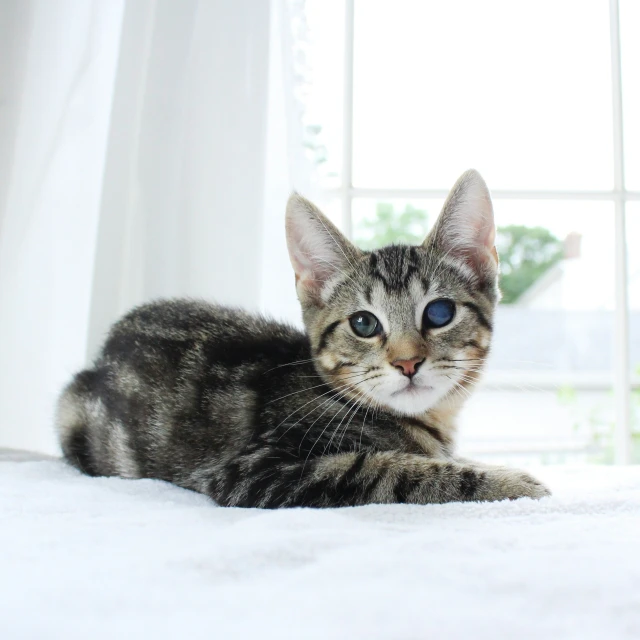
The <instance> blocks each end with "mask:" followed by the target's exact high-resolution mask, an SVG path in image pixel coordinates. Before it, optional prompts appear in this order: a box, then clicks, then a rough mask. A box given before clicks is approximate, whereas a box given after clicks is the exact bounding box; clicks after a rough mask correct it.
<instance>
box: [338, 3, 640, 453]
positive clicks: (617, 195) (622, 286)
mask: <svg viewBox="0 0 640 640" xmlns="http://www.w3.org/2000/svg"><path fill="white" fill-rule="evenodd" d="M354 2H355V0H345V31H344V33H345V42H344V88H343V90H344V102H343V114H342V118H343V122H342V125H343V150H342V181H341V185H340V189H339V195H340V201H341V204H342V222H343V228H344V231H345V233H346V234H347V235H348V236H349V237H351V236H352V232H353V228H352V215H351V214H352V203H353V199H354V198H363V197H368V198H380V199H391V198H403V199H404V198H406V199H413V198H415V199H430V198H445V197H446V195H447V193H448V192H447V191H446V190H442V189H389V188H384V187H380V188H378V187H376V188H357V187H354V186H353V59H354V49H353V47H354ZM609 29H610V36H609V38H610V46H611V99H612V103H613V120H612V135H613V151H614V181H613V189H612V190H609V191H580V190H579V191H558V190H555V191H549V190H500V189H498V190H492V196H493V198H494V199H496V200H498V199H518V200H602V201H607V202H612V203H613V204H614V208H615V222H614V224H615V310H614V334H615V335H614V364H613V374H614V387H613V388H614V395H615V416H616V423H615V430H614V452H615V462H616V464H629V463H630V462H631V374H630V359H629V300H628V278H627V239H626V212H625V209H626V203H627V202H628V201H629V200H640V192H639V191H628V190H627V189H626V187H625V159H624V128H623V112H622V65H621V53H620V17H619V0H609Z"/></svg>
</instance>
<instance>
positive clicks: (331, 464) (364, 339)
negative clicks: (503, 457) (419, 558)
mask: <svg viewBox="0 0 640 640" xmlns="http://www.w3.org/2000/svg"><path fill="white" fill-rule="evenodd" d="M286 231H287V242H288V246H289V253H290V257H291V262H292V264H293V268H294V271H295V274H296V288H297V293H298V298H299V299H300V303H301V305H302V312H303V318H304V323H305V326H306V328H307V333H306V334H305V333H302V332H300V331H297V330H296V329H294V328H292V327H290V326H287V325H284V324H280V323H277V322H273V321H271V320H266V319H264V318H261V317H258V316H251V315H248V314H246V313H243V312H242V311H238V310H235V309H229V308H225V307H221V306H216V305H212V304H208V303H206V302H200V301H194V300H168V301H158V302H152V303H150V304H146V305H143V306H141V307H138V308H137V309H134V310H133V311H131V312H130V313H129V314H128V315H126V316H125V317H124V318H123V319H121V320H120V321H119V322H118V323H116V324H115V326H114V327H113V328H112V329H111V332H110V334H109V336H108V338H107V341H106V344H105V345H104V348H103V350H102V352H101V354H100V356H99V357H98V359H97V361H96V363H95V365H94V366H93V368H91V369H87V370H85V371H82V372H80V373H78V374H77V375H76V376H75V378H74V379H73V380H72V382H71V383H70V384H69V386H68V387H67V388H66V389H65V390H64V392H63V393H62V396H61V398H60V400H59V404H58V411H57V424H58V428H59V433H60V439H61V443H62V449H63V451H64V455H65V457H66V458H67V460H68V461H69V462H70V463H71V464H73V465H75V466H76V467H78V469H80V470H81V471H83V472H84V473H86V474H89V475H93V476H121V477H124V478H159V479H161V480H166V481H168V482H173V483H175V484H177V485H179V486H181V487H186V488H188V489H193V490H195V491H200V492H202V493H204V494H206V495H208V496H210V497H211V498H213V500H215V501H216V502H217V503H218V504H220V505H226V506H240V507H264V508H276V507H295V506H310V507H338V506H350V505H362V504H369V503H395V502H404V503H417V504H426V503H441V502H452V501H470V500H503V499H505V498H511V499H513V498H520V497H530V498H541V497H542V496H546V495H549V491H548V490H547V489H546V488H545V487H544V486H543V485H542V484H540V483H539V482H538V481H536V480H535V479H534V478H532V477H531V476H530V475H528V474H527V473H524V472H522V471H517V470H513V469H508V468H504V467H494V466H488V465H483V464H478V463H475V462H471V461H468V460H463V459H460V458H457V457H456V455H455V451H454V438H455V423H456V416H457V414H458V411H459V409H460V407H461V405H462V403H463V401H464V399H465V398H466V397H467V396H468V395H469V392H470V391H471V389H472V388H473V386H474V385H475V383H476V382H477V380H478V377H479V375H480V371H481V369H482V366H483V364H484V361H485V358H486V356H487V353H488V351H489V343H490V338H491V331H492V324H491V323H492V316H493V312H494V307H495V305H496V302H497V300H498V296H499V294H498V289H497V278H498V258H497V254H496V250H495V248H494V235H495V230H494V222H493V210H492V205H491V199H490V196H489V191H488V190H487V187H486V185H485V183H484V181H483V180H482V178H481V177H480V175H479V174H478V173H477V172H475V171H468V172H466V173H465V174H464V175H463V176H462V177H461V178H460V180H459V181H458V182H457V184H456V185H455V186H454V188H453V190H452V191H451V194H450V195H449V198H448V199H447V201H446V203H445V205H444V208H443V210H442V213H441V214H440V217H439V218H438V221H437V223H436V225H435V228H434V229H433V231H432V232H431V233H430V234H429V236H428V237H427V239H426V240H425V241H424V243H423V244H422V245H420V246H404V245H392V246H388V247H384V248H382V249H379V250H376V251H371V252H367V251H360V250H359V249H357V248H356V247H355V246H353V245H352V244H351V243H350V242H349V241H348V240H347V239H346V238H345V237H344V236H343V235H342V234H341V233H340V232H339V231H338V229H337V228H336V227H335V226H334V225H333V224H331V222H329V220H328V219H327V218H325V217H324V215H323V214H322V213H320V211H319V210H318V209H317V208H316V207H314V205H312V204H311V203H310V202H308V201H307V200H305V199H304V198H302V197H300V196H299V195H295V194H294V195H293V196H291V198H290V200H289V203H288V206H287V213H286Z"/></svg>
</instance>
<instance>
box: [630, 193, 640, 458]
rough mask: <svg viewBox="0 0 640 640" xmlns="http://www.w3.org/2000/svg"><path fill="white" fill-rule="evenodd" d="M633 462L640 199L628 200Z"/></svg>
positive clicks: (638, 402)
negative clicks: (635, 200)
mask: <svg viewBox="0 0 640 640" xmlns="http://www.w3.org/2000/svg"><path fill="white" fill-rule="evenodd" d="M627 250H628V266H627V268H628V270H629V274H628V277H629V311H630V313H629V322H630V324H629V342H630V345H629V355H630V359H631V362H630V365H631V427H632V429H633V431H632V433H633V447H632V456H633V462H636V463H640V202H629V203H627Z"/></svg>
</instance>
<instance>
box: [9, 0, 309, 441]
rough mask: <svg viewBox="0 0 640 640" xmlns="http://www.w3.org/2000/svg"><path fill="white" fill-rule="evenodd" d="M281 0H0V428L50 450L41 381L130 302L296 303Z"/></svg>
mask: <svg viewBox="0 0 640 640" xmlns="http://www.w3.org/2000/svg"><path fill="white" fill-rule="evenodd" d="M290 11H291V7H290V6H289V5H288V4H286V3H285V1H284V0H271V2H269V1H263V0H234V1H233V2H229V1H228V0H201V1H198V0H180V2H175V1H173V0H93V1H84V2H78V1H77V0H56V2H50V1H49V0H31V1H25V0H5V2H4V3H3V5H2V8H1V9H0V83H1V86H0V91H1V94H0V447H2V446H5V447H6V446H10V447H23V448H31V449H38V450H42V451H52V452H54V451H56V450H57V445H56V442H55V435H54V433H53V424H52V412H53V406H54V402H55V398H56V395H57V393H58V392H59V390H60V388H61V386H62V385H63V384H64V383H65V382H66V381H67V379H68V378H69V377H70V376H71V375H72V373H73V372H74V371H76V370H77V369H78V368H80V367H82V366H83V365H84V364H85V363H86V362H87V360H90V359H91V358H92V357H93V356H94V355H95V352H96V350H97V348H98V346H99V344H100V342H101V341H102V339H103V337H104V334H105V332H106V330H107V329H108V326H109V325H110V323H111V322H113V320H115V319H116V318H117V317H118V316H119V315H120V314H121V313H122V312H124V311H125V310H126V309H127V308H129V307H131V306H132V305H134V304H137V303H139V302H142V301H145V300H148V299H152V298H156V297H163V296H174V295H186V296H202V297H206V298H209V299H215V300H218V301H220V302H224V303H227V304H233V305H240V306H243V307H246V308H248V309H253V310H262V311H267V312H269V313H270V314H271V315H275V316H280V317H282V316H284V317H287V318H289V319H296V318H297V316H298V309H297V304H296V301H295V297H294V292H293V286H292V276H291V271H290V267H289V265H288V259H287V256H286V249H285V242H284V228H283V211H284V204H285V201H286V197H287V195H288V192H289V191H290V190H291V189H292V188H297V189H299V190H302V191H305V192H308V191H310V190H311V187H312V179H311V169H310V165H309V164H308V162H307V161H306V159H305V158H304V155H303V147H302V144H301V142H300V141H299V140H297V139H295V138H296V136H297V131H298V129H297V128H296V125H295V121H296V119H297V117H298V111H299V105H296V104H295V101H294V99H293V91H292V83H293V82H295V80H294V78H293V75H292V73H291V71H290V69H291V60H290V53H291V47H290V46H289V44H288V40H289V34H290V29H289V17H290V16H289V12H290Z"/></svg>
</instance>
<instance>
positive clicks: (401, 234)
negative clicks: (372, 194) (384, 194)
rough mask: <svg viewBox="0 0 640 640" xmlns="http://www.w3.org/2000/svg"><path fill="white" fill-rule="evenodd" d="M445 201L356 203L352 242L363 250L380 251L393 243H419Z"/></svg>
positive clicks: (353, 216) (353, 210) (393, 200)
mask: <svg viewBox="0 0 640 640" xmlns="http://www.w3.org/2000/svg"><path fill="white" fill-rule="evenodd" d="M442 202H443V201H442V200H398V199H387V200H375V199H373V198H357V199H355V200H354V201H353V205H352V214H351V219H352V220H353V240H354V242H355V243H356V244H357V245H358V246H359V247H361V248H362V249H377V248H379V247H383V246H385V245H387V244H391V243H392V242H402V243H407V244H419V243H421V242H422V241H423V240H424V238H425V237H426V236H427V232H428V231H429V229H431V227H432V226H433V224H434V222H435V221H436V218H437V217H438V213H440V209H441V208H442Z"/></svg>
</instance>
